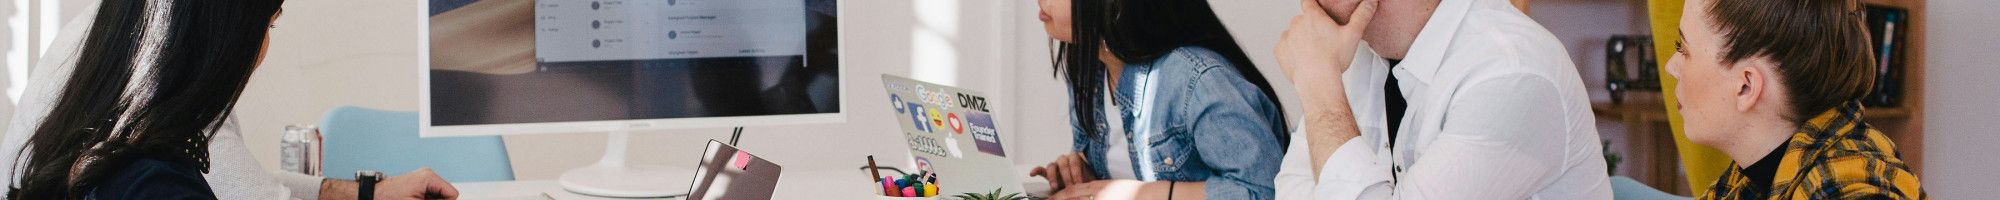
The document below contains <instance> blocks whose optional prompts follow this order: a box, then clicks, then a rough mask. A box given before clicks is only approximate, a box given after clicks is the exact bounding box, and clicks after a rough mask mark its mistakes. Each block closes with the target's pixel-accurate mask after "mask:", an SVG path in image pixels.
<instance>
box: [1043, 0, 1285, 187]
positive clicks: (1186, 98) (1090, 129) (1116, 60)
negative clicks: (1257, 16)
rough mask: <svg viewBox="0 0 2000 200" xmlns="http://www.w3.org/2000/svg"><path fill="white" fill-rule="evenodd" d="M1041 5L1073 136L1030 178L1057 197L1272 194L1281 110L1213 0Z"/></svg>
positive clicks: (1054, 1) (1280, 150) (1053, 1)
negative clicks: (1068, 148) (1066, 150)
mask: <svg viewBox="0 0 2000 200" xmlns="http://www.w3.org/2000/svg"><path fill="white" fill-rule="evenodd" d="M1040 3H1041V10H1042V12H1041V16H1040V18H1041V20H1042V21H1043V26H1044V28H1046V29H1047V30H1048V32H1049V35H1050V36H1052V37H1053V38H1054V39H1055V40H1057V41H1059V42H1060V44H1058V45H1057V47H1056V51H1057V52H1056V53H1055V56H1056V59H1055V61H1056V62H1055V63H1054V65H1055V69H1056V71H1057V74H1058V75H1060V76H1061V77H1062V78H1063V80H1064V81H1065V83H1066V84H1067V85H1068V86H1069V94H1070V115H1071V116H1070V119H1071V123H1072V124H1073V127H1074V129H1073V130H1074V131H1073V133H1074V138H1075V139H1074V141H1075V143H1074V147H1073V148H1074V149H1073V150H1074V153H1070V154H1065V155H1063V156H1061V157H1059V158H1057V159H1056V161H1055V162H1052V163H1050V164H1048V165H1047V166H1043V167H1038V168H1036V169H1034V170H1033V171H1032V172H1030V173H1031V175H1034V176H1041V177H1044V178H1046V179H1048V180H1049V182H1050V186H1051V188H1052V189H1053V190H1056V191H1058V194H1056V195H1055V197H1056V199H1074V198H1089V199H1097V198H1108V199H1205V198H1216V199H1270V198H1272V196H1273V193H1272V192H1273V191H1272V187H1271V182H1272V178H1273V177H1274V176H1275V174H1276V173H1277V171H1278V165H1279V162H1280V160H1281V157H1282V156H1283V154H1284V149H1285V147H1284V145H1285V144H1286V143H1287V140H1288V139H1289V138H1287V136H1288V135H1286V134H1284V131H1286V130H1287V128H1286V125H1285V121H1284V119H1283V117H1284V113H1283V109H1282V108H1283V106H1280V104H1279V103H1278V97H1277V93H1274V92H1273V91H1272V89H1271V85H1270V83H1269V81H1268V80H1266V79H1265V78H1264V76H1263V74H1262V73H1260V72H1259V71H1258V70H1257V67H1256V65H1254V64H1251V63H1250V59H1249V57H1248V56H1247V55H1246V54H1244V53H1243V50H1242V49H1241V48H1240V47H1238V45H1237V44H1236V40H1235V38H1234V37H1232V36H1231V35H1230V34H1229V31H1228V30H1227V29H1225V28H1224V26H1223V24H1222V21H1221V20H1220V19H1218V18H1217V17H1216V16H1215V13H1214V11H1212V10H1211V9H1210V8H1209V5H1208V2H1207V1H1201V0H1041V1H1040ZM1106 94H1111V95H1106ZM1107 99H1108V100H1107ZM1106 101H1110V103H1106ZM1105 107H1115V108H1113V109H1115V110H1116V114H1117V115H1115V116H1118V118H1111V119H1116V120H1118V121H1111V123H1107V121H1109V120H1108V119H1107V118H1110V117H1107V116H1114V115H1105V114H1104V110H1106V109H1105Z"/></svg>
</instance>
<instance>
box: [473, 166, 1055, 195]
mask: <svg viewBox="0 0 2000 200" xmlns="http://www.w3.org/2000/svg"><path fill="white" fill-rule="evenodd" d="M1015 167H1017V168H1024V169H1025V168H1032V167H1034V166H1032V165H1020V166H1015ZM1024 181H1026V182H1025V183H1022V185H1023V187H1025V188H1027V190H1028V191H1027V192H1028V194H1034V195H1038V196H1047V195H1048V194H1049V190H1048V187H1047V184H1048V183H1047V182H1045V181H1042V180H1041V178H1034V179H1028V180H1024ZM452 186H454V187H458V193H459V195H460V196H459V198H458V199H466V200H489V199H490V200H551V199H556V200H569V199H614V200H631V199H621V198H597V197H590V196H584V195H579V194H575V193H570V192H569V191H564V190H563V189H562V184H560V183H556V181H555V180H520V181H495V182H468V183H452ZM876 187H877V186H875V183H874V182H872V181H869V180H868V176H867V175H864V174H860V171H859V170H817V171H800V172H790V171H787V172H785V174H784V176H783V177H779V178H778V189H777V191H775V193H776V194H773V195H772V196H771V199H878V198H876V196H875V191H873V190H872V189H874V188H876ZM667 199H678V198H667Z"/></svg>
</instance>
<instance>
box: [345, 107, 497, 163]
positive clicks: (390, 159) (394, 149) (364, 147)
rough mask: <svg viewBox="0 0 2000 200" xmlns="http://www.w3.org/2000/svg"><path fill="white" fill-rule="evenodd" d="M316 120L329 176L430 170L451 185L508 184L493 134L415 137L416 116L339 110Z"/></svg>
mask: <svg viewBox="0 0 2000 200" xmlns="http://www.w3.org/2000/svg"><path fill="white" fill-rule="evenodd" d="M323 120H325V121H322V122H320V128H319V129H320V133H321V134H322V135H323V136H322V137H324V138H325V141H324V144H325V152H323V154H322V155H324V156H325V157H324V158H323V160H324V161H323V162H324V163H325V164H324V165H323V166H324V169H323V170H321V171H322V172H324V173H325V175H326V177H329V178H342V179H353V178H354V172H355V171H357V170H363V169H367V170H375V171H381V172H383V173H389V174H396V173H403V172H408V171H410V170H416V169H417V168H419V167H430V168H431V169H432V170H434V171H437V174H438V176H441V177H444V179H445V180H446V181H451V182H478V181H510V180H514V167H513V165H512V164H510V163H509V162H508V160H507V145H506V143H503V142H501V141H500V137H499V136H477V137H449V138H418V137H417V113H415V112H396V111H385V110H375V109H368V108H361V107H353V106H341V107H338V108H334V109H333V111H328V112H327V113H326V117H325V118H324V119H323Z"/></svg>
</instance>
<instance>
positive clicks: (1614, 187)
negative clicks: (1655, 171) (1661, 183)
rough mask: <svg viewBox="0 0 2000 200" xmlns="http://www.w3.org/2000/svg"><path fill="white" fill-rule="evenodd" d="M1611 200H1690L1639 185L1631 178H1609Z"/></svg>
mask: <svg viewBox="0 0 2000 200" xmlns="http://www.w3.org/2000/svg"><path fill="white" fill-rule="evenodd" d="M1611 199H1616V200H1687V199H1692V198H1688V197H1684V196H1676V195H1674V194H1669V193H1667V192H1662V191H1660V190H1659V189H1653V187H1651V186H1646V184H1644V183H1639V180H1632V177H1624V176H1611Z"/></svg>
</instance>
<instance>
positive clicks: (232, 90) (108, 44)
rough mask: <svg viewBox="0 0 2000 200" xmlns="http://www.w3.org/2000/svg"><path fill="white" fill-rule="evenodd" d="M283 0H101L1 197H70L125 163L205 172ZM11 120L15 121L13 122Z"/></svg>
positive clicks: (258, 59) (114, 171) (255, 64)
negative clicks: (211, 147) (214, 137)
mask: <svg viewBox="0 0 2000 200" xmlns="http://www.w3.org/2000/svg"><path fill="white" fill-rule="evenodd" d="M283 3H284V1H283V0H105V1H103V2H102V4H101V6H100V7H99V8H98V11H97V14H96V18H95V20H94V22H93V23H92V24H91V26H90V31H89V33H88V34H87V35H86V36H84V38H83V44H82V45H83V46H82V48H80V52H79V53H80V54H79V56H78V57H77V59H76V60H77V61H76V63H75V64H76V66H75V69H74V71H72V74H71V75H70V78H69V80H68V81H67V82H66V83H65V84H64V86H63V89H62V92H61V93H59V95H60V96H59V97H57V101H56V102H55V105H54V108H53V109H52V110H50V111H49V114H48V116H46V117H45V118H43V119H42V121H41V123H40V126H39V127H36V128H35V129H34V130H35V131H34V133H33V134H34V135H32V136H30V137H29V139H28V142H27V145H25V146H23V147H22V149H21V152H22V154H21V155H20V156H19V157H17V158H14V159H15V160H16V161H21V160H25V162H16V165H22V164H25V166H16V168H19V169H22V170H21V171H17V172H15V173H17V175H20V176H21V177H22V178H21V180H20V181H19V182H17V184H15V186H14V187H13V188H9V189H10V190H11V192H9V194H8V196H7V198H8V199H78V198H82V196H81V194H82V193H84V192H87V191H86V190H87V189H89V188H92V187H93V184H94V183H96V182H98V181H100V180H98V179H102V178H104V177H105V176H108V175H110V174H111V173H116V172H117V171H119V170H121V169H122V167H124V166H125V165H127V164H129V163H130V162H132V161H134V160H137V159H140V158H148V159H158V160H163V161H168V162H170V163H177V164H188V165H193V166H199V169H201V170H202V171H203V172H207V170H208V165H207V161H206V160H207V148H206V146H207V144H208V141H209V138H210V137H209V136H210V134H213V132H214V131H215V130H216V129H218V128H220V127H221V126H222V121H223V120H224V119H225V118H226V117H227V116H229V114H230V109H231V107H234V105H235V104H236V98H237V96H238V95H240V94H242V92H243V87H244V84H245V83H247V82H249V80H250V74H251V72H253V71H255V70H256V66H257V64H258V62H259V61H260V56H261V54H262V50H263V48H264V41H265V34H266V32H267V31H269V30H270V29H269V27H270V26H271V20H272V19H273V17H276V14H277V12H278V9H279V5H281V4H283ZM16 126H19V125H16Z"/></svg>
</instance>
